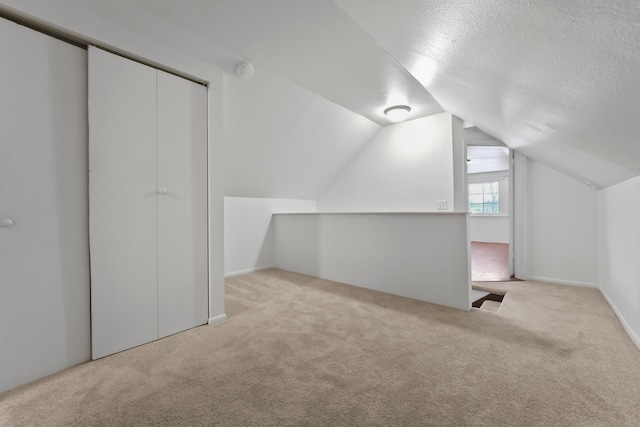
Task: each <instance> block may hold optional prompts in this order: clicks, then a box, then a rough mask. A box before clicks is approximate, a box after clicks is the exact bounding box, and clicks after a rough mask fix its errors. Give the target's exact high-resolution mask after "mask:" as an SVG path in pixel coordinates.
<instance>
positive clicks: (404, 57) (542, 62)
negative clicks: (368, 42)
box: [336, 0, 640, 187]
mask: <svg viewBox="0 0 640 427" xmlns="http://www.w3.org/2000/svg"><path fill="white" fill-rule="evenodd" d="M336 3H338V4H339V5H340V6H341V7H342V8H343V9H344V10H345V11H346V12H347V13H348V14H349V15H350V16H351V17H352V18H353V19H354V20H355V21H356V22H358V23H359V24H360V25H361V26H362V28H364V29H365V30H366V31H367V32H368V33H369V34H370V35H371V36H372V37H373V38H375V39H376V40H377V41H378V43H380V45H381V46H382V47H383V48H384V49H385V50H387V51H388V52H389V53H390V54H391V55H393V57H394V58H396V59H397V60H398V62H399V63H401V64H402V65H403V66H404V67H405V68H406V69H407V70H409V72H411V74H413V76H414V77H416V79H418V80H419V81H420V82H421V83H422V84H423V85H424V86H425V87H426V89H428V90H429V92H430V93H431V94H433V96H434V97H435V98H436V100H437V101H438V102H439V103H440V105H442V107H443V108H444V109H445V110H446V111H449V112H451V113H453V114H455V115H457V116H458V117H460V118H462V119H463V120H465V121H468V122H471V123H474V124H475V125H477V126H478V127H479V128H481V129H482V130H484V131H485V132H487V133H489V134H491V135H493V136H494V137H496V138H497V139H500V140H502V141H504V142H505V143H506V144H507V145H508V146H510V147H512V148H517V149H520V150H521V151H522V152H524V153H525V154H527V155H529V156H531V157H533V158H536V159H538V160H541V161H543V162H545V163H547V164H549V165H551V166H554V167H556V168H557V169H560V170H561V171H563V172H565V173H567V174H569V175H572V176H574V177H576V178H578V179H580V180H583V181H589V182H591V183H593V184H595V185H596V186H599V187H605V186H608V185H611V184H614V183H616V182H619V181H621V180H624V179H626V178H629V177H631V176H634V175H637V174H638V173H640V141H639V135H640V120H638V116H639V115H640V96H639V95H640V72H638V70H640V2H637V1H629V0H625V1H621V0H610V1H606V2H605V1H601V0H582V1H560V2H559V1H555V0H540V1H535V2H533V1H528V0H508V1H505V0H502V1H500V0H494V1H485V2H476V1H465V2H450V1H415V0H394V1H393V2H389V1H383V0H336Z"/></svg>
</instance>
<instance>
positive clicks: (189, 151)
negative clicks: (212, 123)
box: [157, 71, 209, 338]
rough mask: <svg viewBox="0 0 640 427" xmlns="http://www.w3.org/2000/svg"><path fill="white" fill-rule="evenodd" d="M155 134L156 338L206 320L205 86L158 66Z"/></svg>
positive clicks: (207, 305) (207, 308)
mask: <svg viewBox="0 0 640 427" xmlns="http://www.w3.org/2000/svg"><path fill="white" fill-rule="evenodd" d="M157 138H158V144H157V150H158V187H159V188H160V189H161V192H160V193H159V194H158V333H159V337H160V338H162V337H165V336H167V335H171V334H174V333H176V332H180V331H184V330H185V329H189V328H193V327H194V326H198V325H202V324H204V323H206V322H207V319H208V310H209V303H208V295H209V294H208V262H207V260H208V256H207V88H206V87H205V86H202V85H199V84H197V83H193V82H191V81H189V80H185V79H183V78H180V77H177V76H174V75H171V74H168V73H165V72H163V71H158V136H157ZM165 190H166V191H165Z"/></svg>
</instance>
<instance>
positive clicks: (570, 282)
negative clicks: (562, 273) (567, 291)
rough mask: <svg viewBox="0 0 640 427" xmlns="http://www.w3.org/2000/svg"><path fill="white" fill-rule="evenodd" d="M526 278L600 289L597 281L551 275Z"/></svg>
mask: <svg viewBox="0 0 640 427" xmlns="http://www.w3.org/2000/svg"><path fill="white" fill-rule="evenodd" d="M526 280H535V281H536V282H547V283H554V284H556V285H569V286H578V287H580V288H591V289H600V286H598V284H597V283H588V282H577V281H574V280H564V279H554V278H553V277H540V276H529V277H528V278H527V279H526Z"/></svg>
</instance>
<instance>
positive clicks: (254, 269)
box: [224, 265, 274, 278]
mask: <svg viewBox="0 0 640 427" xmlns="http://www.w3.org/2000/svg"><path fill="white" fill-rule="evenodd" d="M269 268H274V266H273V265H261V266H259V267H253V268H248V269H246V270H239V271H232V272H231V273H224V277H225V278H227V277H233V276H240V275H241V274H249V273H255V272H256V271H260V270H267V269H269Z"/></svg>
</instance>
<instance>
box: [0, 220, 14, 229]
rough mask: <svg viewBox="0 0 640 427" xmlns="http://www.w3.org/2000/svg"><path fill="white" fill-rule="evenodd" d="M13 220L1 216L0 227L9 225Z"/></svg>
mask: <svg viewBox="0 0 640 427" xmlns="http://www.w3.org/2000/svg"><path fill="white" fill-rule="evenodd" d="M13 223H14V221H13V219H11V218H2V219H0V227H11V226H12V225H13Z"/></svg>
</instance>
